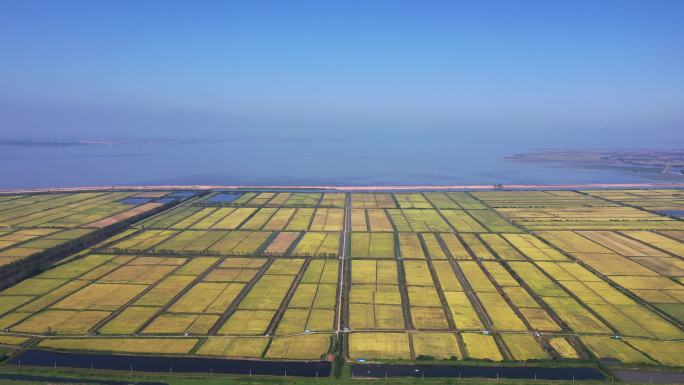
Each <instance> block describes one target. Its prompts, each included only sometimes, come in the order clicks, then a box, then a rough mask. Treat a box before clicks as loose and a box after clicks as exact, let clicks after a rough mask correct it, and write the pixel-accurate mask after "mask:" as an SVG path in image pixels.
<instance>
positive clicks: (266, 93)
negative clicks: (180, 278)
mask: <svg viewBox="0 0 684 385" xmlns="http://www.w3.org/2000/svg"><path fill="white" fill-rule="evenodd" d="M682 20H684V1H680V0H672V1H662V0H644V1H630V0H615V1H609V0H591V1H579V0H558V1H556V0H545V1H513V0H502V1H481V0H477V1H475V0H473V1H456V0H451V1H430V0H426V1H417V0H416V1H398V0H372V1H368V0H364V1H351V0H347V1H320V0H318V1H297V0H292V1H282V0H278V1H260V0H248V1H215V2H212V1H185V2H174V1H141V0H136V1H123V0H116V1H92V0H88V1H69V0H61V1H42V2H41V1H31V0H6V1H3V2H2V4H1V5H0V132H1V133H2V134H0V136H13V135H14V136H24V137H40V136H43V135H52V136H60V135H63V136H74V137H81V136H90V137H98V136H109V137H117V136H119V137H131V136H152V137H174V136H190V135H197V136H210V137H231V136H239V135H250V133H252V134H253V133H255V132H256V133H265V134H267V135H271V134H273V135H276V134H277V135H281V136H289V135H292V136H296V135H306V134H309V133H312V132H315V133H317V134H318V135H322V136H326V135H330V136H339V135H345V134H349V135H369V136H372V135H376V136H381V135H398V136H409V137H410V136H413V135H450V136H453V137H463V136H483V135H484V136H491V137H504V138H507V137H511V138H514V137H526V136H529V137H532V136H539V135H547V136H549V137H550V138H557V139H558V140H564V139H567V138H568V137H570V136H572V137H575V138H577V137H581V136H583V135H598V137H601V138H604V139H605V140H604V142H609V141H610V137H611V136H612V135H614V134H616V133H619V134H620V138H619V140H620V143H622V142H629V141H634V142H635V143H639V142H640V141H644V140H650V139H653V138H654V137H656V138H660V139H661V140H663V141H670V140H675V139H677V138H679V137H681V136H683V135H681V133H682V132H684V22H683V21H682ZM569 132H572V134H569Z"/></svg>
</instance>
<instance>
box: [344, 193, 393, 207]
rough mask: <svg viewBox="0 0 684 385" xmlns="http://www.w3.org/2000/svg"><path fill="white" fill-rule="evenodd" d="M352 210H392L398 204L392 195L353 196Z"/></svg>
mask: <svg viewBox="0 0 684 385" xmlns="http://www.w3.org/2000/svg"><path fill="white" fill-rule="evenodd" d="M351 204H352V208H355V209H357V208H360V209H392V208H396V207H397V203H396V201H395V200H394V198H393V197H392V195H391V194H352V196H351Z"/></svg>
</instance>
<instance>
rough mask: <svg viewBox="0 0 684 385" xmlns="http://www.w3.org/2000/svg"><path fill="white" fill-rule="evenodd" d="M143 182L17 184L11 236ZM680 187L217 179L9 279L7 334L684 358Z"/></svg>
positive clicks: (93, 343) (65, 345)
mask: <svg viewBox="0 0 684 385" xmlns="http://www.w3.org/2000/svg"><path fill="white" fill-rule="evenodd" d="M138 194H139V193H138ZM48 195H50V196H51V198H50V199H47V198H46V197H47V196H48ZM52 195H54V196H52ZM160 196H162V195H160ZM130 197H136V193H130V192H98V193H79V194H66V193H64V194H41V195H26V196H1V197H0V223H2V225H3V226H4V228H3V229H2V230H0V246H1V247H2V249H0V250H1V251H2V252H4V251H6V250H12V249H32V248H38V247H43V248H48V247H51V245H53V244H54V242H53V241H54V240H58V239H61V238H58V237H63V236H60V235H59V234H60V233H64V232H73V231H89V230H91V229H95V228H97V226H99V224H102V223H104V222H103V221H105V220H106V219H111V218H113V217H116V216H117V215H119V216H121V213H125V212H127V211H128V210H131V209H135V208H139V207H142V206H144V205H145V204H150V203H149V202H147V203H142V204H141V205H135V206H131V205H126V204H122V203H120V202H121V201H122V200H123V199H127V198H130ZM683 197H684V193H682V191H681V190H588V191H556V190H554V191H477V192H462V191H460V192H423V193H420V192H407V193H388V192H368V193H339V192H300V191H231V192H220V191H217V192H211V193H209V194H206V195H203V196H198V197H196V198H193V199H189V200H187V201H185V202H183V203H180V204H178V205H176V206H174V207H173V208H170V209H167V210H165V211H163V212H161V213H159V214H156V215H153V216H151V217H150V218H148V219H146V220H143V221H140V222H138V223H135V224H134V225H132V226H130V227H129V228H127V229H126V230H124V231H123V232H121V233H119V234H118V235H115V236H114V237H112V238H110V239H108V240H106V241H104V242H101V243H99V244H97V245H95V246H93V247H91V248H88V249H86V250H84V251H82V252H80V253H78V254H76V255H74V256H72V257H71V258H68V259H66V260H65V261H64V262H62V263H59V264H57V265H56V266H54V267H53V268H51V269H48V270H46V271H44V272H42V273H40V274H38V275H35V276H33V277H31V278H28V279H26V280H23V281H22V282H19V283H17V284H15V285H12V286H10V287H8V288H6V289H4V290H2V291H0V345H4V346H19V347H21V346H28V345H30V346H33V347H37V348H42V349H54V350H76V351H98V352H115V353H135V354H154V355H159V354H173V355H191V356H207V357H223V358H238V357H239V358H250V359H264V360H317V359H331V358H332V357H334V356H336V355H341V356H342V357H343V358H344V359H347V360H370V361H383V360H392V361H394V360H404V361H406V362H413V361H415V360H427V361H441V360H452V361H460V360H468V361H491V362H506V361H510V362H525V361H542V362H543V361H549V362H555V363H559V364H562V363H566V362H567V363H569V364H572V363H575V362H581V361H584V362H586V361H587V360H599V359H613V360H617V361H613V362H618V361H619V362H620V363H621V364H623V365H628V366H629V365H653V366H671V367H684V221H682V220H681V219H679V218H676V217H672V216H670V215H666V214H664V213H662V211H663V210H681V208H682V206H683V205H684V203H683V202H684V198H683ZM22 210H23V211H22ZM20 212H22V213H23V214H20Z"/></svg>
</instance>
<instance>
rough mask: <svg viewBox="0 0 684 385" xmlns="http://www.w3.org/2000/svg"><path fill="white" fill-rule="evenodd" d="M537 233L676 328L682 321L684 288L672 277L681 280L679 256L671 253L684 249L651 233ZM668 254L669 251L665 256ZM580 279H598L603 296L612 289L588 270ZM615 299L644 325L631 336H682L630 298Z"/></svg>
mask: <svg viewBox="0 0 684 385" xmlns="http://www.w3.org/2000/svg"><path fill="white" fill-rule="evenodd" d="M540 234H541V236H542V237H544V238H545V239H547V240H548V241H549V242H551V243H553V244H554V245H557V246H558V247H559V248H560V249H562V250H564V251H566V252H568V253H569V254H570V255H572V256H573V257H574V258H576V259H577V261H579V262H581V263H583V264H585V265H586V266H588V267H590V268H591V269H593V270H594V271H596V272H597V273H598V274H601V275H602V276H603V277H605V279H606V280H607V281H608V282H611V283H613V284H617V285H619V286H621V287H623V288H624V289H626V290H628V291H630V292H631V293H632V294H634V295H635V296H637V297H638V298H639V299H641V300H643V301H644V302H646V303H650V304H652V305H653V306H654V307H656V308H658V309H660V310H661V311H662V312H664V313H666V314H668V315H669V316H670V317H672V318H674V319H675V320H677V321H678V322H679V323H680V324H682V323H683V322H684V302H682V293H684V286H682V285H681V283H679V282H677V281H675V280H673V279H672V278H680V277H684V263H682V260H681V259H680V258H678V256H679V254H676V253H671V252H672V251H677V249H678V248H681V247H684V244H682V243H680V242H678V241H675V240H673V239H670V238H666V237H664V236H662V235H659V234H655V233H651V232H634V231H628V232H625V233H624V234H620V233H616V232H609V231H578V232H569V231H555V232H542V233H540ZM629 235H631V237H628V236H629ZM639 240H641V241H639ZM642 242H643V243H642ZM646 242H650V243H646ZM659 243H660V246H658V244H659ZM655 247H658V249H656V248H655ZM668 250H669V251H670V253H667V252H666V251H668ZM583 277H588V278H591V279H593V280H595V281H600V283H599V284H595V285H601V286H602V287H600V288H599V289H600V292H601V294H606V293H607V291H610V290H614V289H612V288H611V287H610V286H608V287H603V286H607V284H606V283H605V282H603V279H601V278H599V277H597V276H595V275H594V274H593V273H590V272H588V271H587V272H585V273H584V274H583ZM618 294H619V293H616V294H615V296H614V297H613V300H614V301H617V300H618ZM619 300H620V302H619V304H620V305H624V306H625V307H626V308H627V309H630V310H629V311H630V312H631V313H633V314H632V315H630V318H632V319H634V321H635V322H637V323H639V322H640V323H642V324H643V325H642V327H641V328H640V329H641V330H639V329H636V328H635V329H636V331H635V332H634V333H636V334H632V335H636V336H639V335H644V334H646V335H648V334H649V332H650V334H653V335H660V338H674V337H676V336H677V335H684V334H683V333H682V331H681V330H680V329H677V328H676V327H675V326H673V325H671V324H670V323H669V322H667V321H665V320H662V319H661V317H659V316H657V315H655V314H652V313H651V312H649V311H646V309H643V308H642V307H641V306H640V305H638V304H637V303H636V302H634V301H633V300H632V299H629V298H626V297H625V298H622V297H620V298H619ZM644 312H645V313H646V314H644ZM661 328H662V329H661ZM646 329H648V330H649V332H646Z"/></svg>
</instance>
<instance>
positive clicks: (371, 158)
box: [0, 138, 649, 188]
mask: <svg viewBox="0 0 684 385" xmlns="http://www.w3.org/2000/svg"><path fill="white" fill-rule="evenodd" d="M536 148H538V147H532V146H530V145H525V144H515V143H509V142H503V141H486V140H472V141H466V140H454V139H446V138H445V139H410V138H409V139H402V138H368V139H359V138H357V139H335V138H330V139H325V138H300V139H289V140H282V139H268V138H261V139H252V140H250V139H242V140H235V141H222V142H213V143H212V142H198V143H189V142H188V143H171V142H159V143H145V144H115V145H73V146H35V145H32V146H21V145H2V146H0V168H1V169H2V173H0V188H41V187H68V186H90V185H98V186H110V185H119V184H126V185H127V184H135V185H137V184H151V185H154V184H212V185H214V184H221V185H322V184H329V185H347V186H354V185H411V184H416V185H418V184H421V185H423V184H430V185H445V184H449V185H456V184H499V183H501V184H564V183H629V182H633V183H638V182H649V180H648V179H646V178H645V177H642V176H639V175H636V174H619V173H616V172H615V171H611V170H588V169H578V168H569V167H568V168H566V167H553V166H545V165H539V164H531V163H529V164H526V163H516V162H510V161H506V160H505V159H504V158H505V157H506V156H508V155H512V154H515V153H519V152H526V151H530V150H534V149H536Z"/></svg>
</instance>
